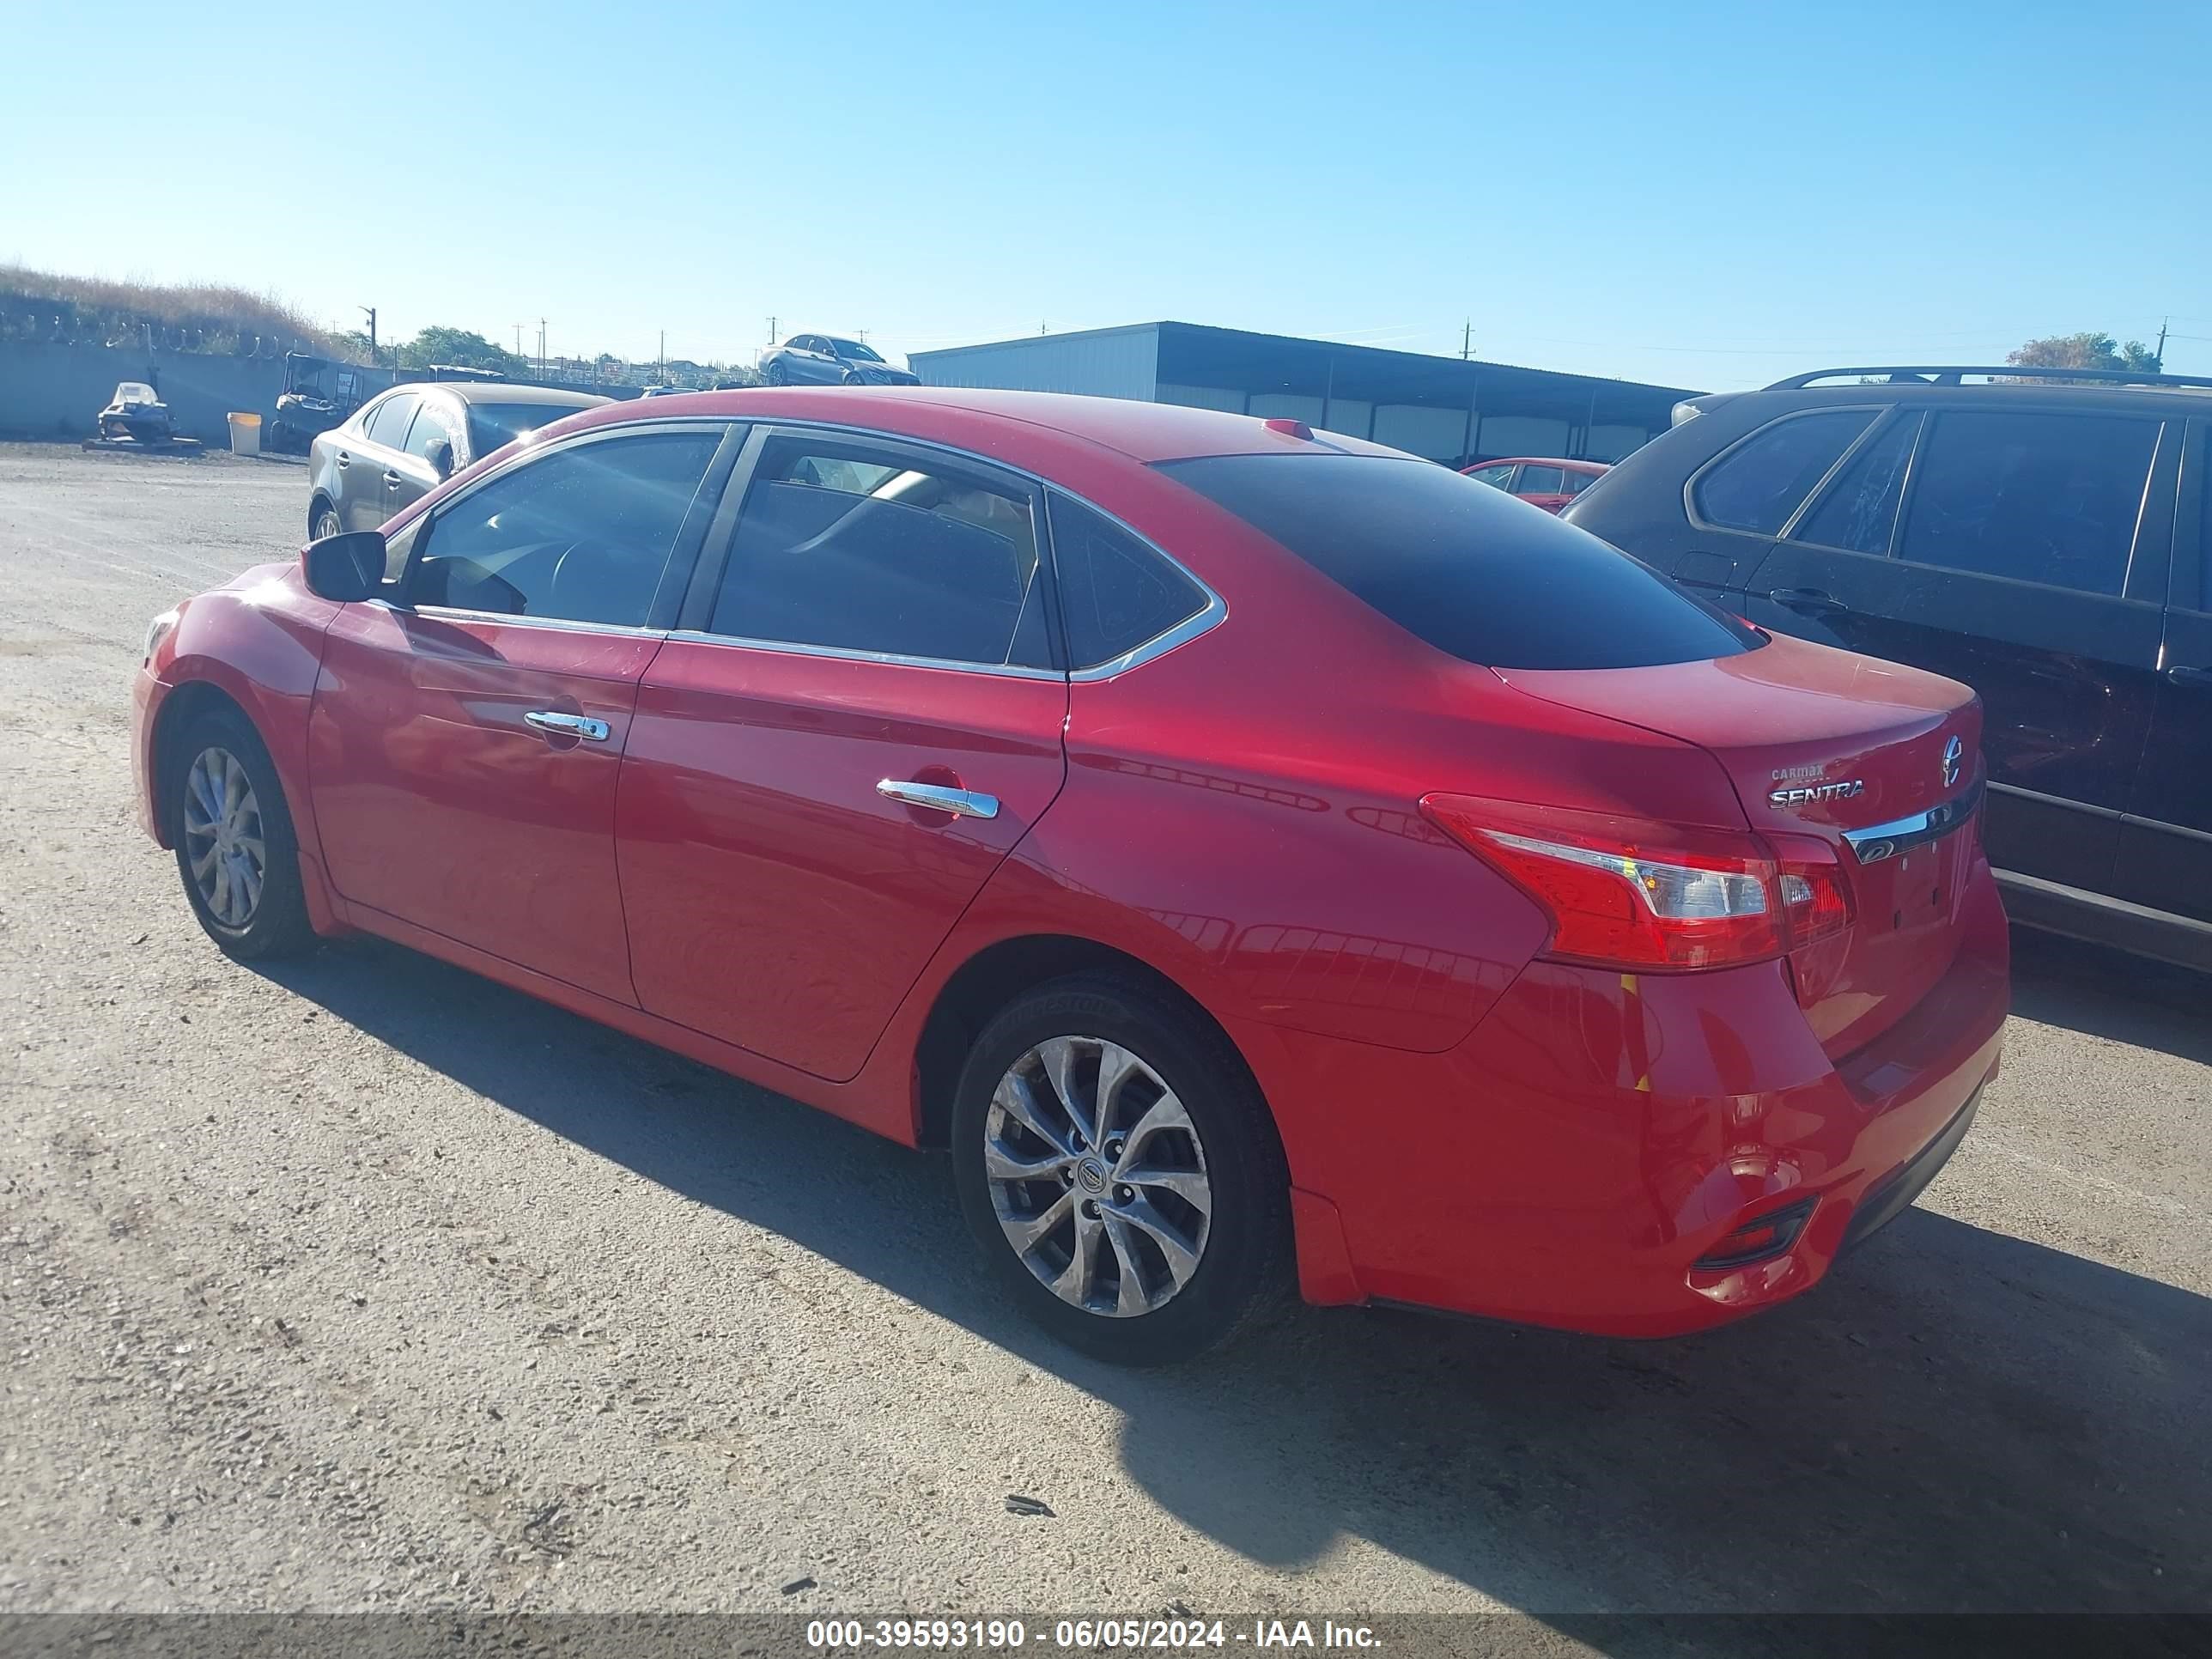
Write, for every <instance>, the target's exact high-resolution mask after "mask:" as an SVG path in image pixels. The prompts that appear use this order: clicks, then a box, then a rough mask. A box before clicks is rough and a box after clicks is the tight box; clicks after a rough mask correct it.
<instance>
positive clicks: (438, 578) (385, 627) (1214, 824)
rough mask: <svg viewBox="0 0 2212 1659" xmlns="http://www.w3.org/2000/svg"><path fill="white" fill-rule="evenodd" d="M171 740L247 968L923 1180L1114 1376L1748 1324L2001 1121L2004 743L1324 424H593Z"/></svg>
mask: <svg viewBox="0 0 2212 1659" xmlns="http://www.w3.org/2000/svg"><path fill="white" fill-rule="evenodd" d="M136 695H137V744H136V750H137V768H138V771H139V775H140V776H139V782H140V786H141V795H142V799H143V809H144V817H145V821H146V827H147V828H148V829H149V831H150V833H151V834H152V835H153V836H155V839H156V840H157V841H159V842H161V844H162V845H164V846H166V847H169V848H173V849H174V852H175V856H176V863H177V867H178V870H179V873H180V875H181V877H182V879H183V884H184V889H185V896H186V898H187V899H188V901H189V902H191V907H192V908H193V910H194V911H195V912H196V913H197V915H198V917H199V919H200V921H201V923H202V925H203V926H204V927H205V928H206V930H207V932H208V933H210V935H211V936H212V937H213V938H214V939H215V940H216V943H217V944H218V945H220V946H221V947H222V949H223V950H225V951H228V952H230V953H231V954H232V955H234V956H237V957H260V956H264V955H270V954H274V953H276V952H277V951H288V950H296V949H301V948H303V947H306V946H307V945H310V944H312V942H313V940H314V939H316V938H317V937H319V936H329V935H333V934H337V933H343V932H345V931H347V930H348V929H359V930H362V931H363V932H366V933H376V934H380V935H382V936H384V937H385V938H386V939H396V940H398V941H400V942H401V943H403V944H404V945H410V946H412V947H414V948H415V949H416V950H419V951H425V952H428V954H430V955H433V956H436V957H443V958H445V959H447V960H448V961H451V962H454V963H460V964H463V965H465V966H466V967H469V968H471V969H475V970H477V971H478V972H481V973H483V974H485V975H489V976H490V977H492V978H494V979H496V980H499V981H502V982H504V983H506V984H508V985H511V986H514V987H520V988H521V989H524V990H526V991H529V992H531V993H532V994H536V995H538V996H540V997H543V998H544V999H546V1000H549V1001H551V1002H554V1003H556V1004H558V1005H559V1006H562V1007H563V1008H566V1009H569V1010H571V1011H574V1012H577V1013H580V1014H583V1015H586V1016H587V1017H589V1018H592V1019H596V1020H599V1021H603V1022H604V1023H605V1024H609V1025H611V1026H615V1027H617V1028H618V1029H620V1030H624V1031H628V1032H631V1033H634V1034H635V1035H638V1036H643V1037H646V1038H647V1039H649V1040H651V1041H653V1042H658V1043H661V1044H664V1045H665V1046H666V1047H668V1048H672V1049H675V1050H677V1051H678V1052H680V1053H682V1054H688V1055H690V1056H692V1057H693V1058H695V1059H697V1060H702V1061H704V1062H706V1063H708V1064H709V1065H712V1066H719V1067H720V1068H722V1069H724V1070H726V1071H727V1072H730V1073H735V1074H737V1075H738V1076H741V1077H744V1078H748V1079H752V1080H754V1081H755V1082H757V1083H759V1084H762V1085H766V1086H768V1087H770V1088H773V1089H776V1090H779V1091H782V1092H784V1093H786V1094H789V1095H793V1096H796V1097H799V1099H801V1100H804V1101H807V1102H810V1103H813V1104H815V1105H817V1106H819V1107H822V1108H823V1109H827V1110H829V1111H831V1112H834V1113H836V1114H837V1115H840V1116H842V1117H845V1118H848V1119H850V1120H851V1121H854V1122H855V1123H859V1124H861V1125H864V1126H866V1127H868V1128H871V1129H873V1130H875V1131H877V1132H878V1133H881V1134H884V1135H887V1136H890V1137H891V1138H892V1139H896V1140H900V1141H904V1142H908V1143H911V1144H915V1145H918V1146H950V1148H951V1152H952V1155H953V1158H954V1160H955V1168H956V1170H957V1184H958V1189H959V1193H960V1196H961V1200H962V1203H963V1207H964V1208H965V1210H966V1212H967V1218H968V1219H969V1223H970V1224H971V1225H972V1226H973V1228H974V1231H975V1233H976V1235H977V1237H978V1238H979V1239H980V1241H981V1244H982V1247H983V1249H984V1250H985V1251H986V1252H987V1255H988V1256H989V1259H990V1261H992V1263H993V1264H994V1270H995V1272H996V1273H997V1274H998V1276H999V1277H1000V1279H1002V1280H1003V1281H1004V1283H1005V1285H1006V1289H1007V1292H1008V1294H1010V1295H1011V1296H1012V1297H1015V1298H1017V1299H1018V1300H1019V1301H1020V1302H1022V1303H1023V1304H1025V1305H1026V1306H1027V1308H1028V1309H1029V1310H1030V1311H1031V1313H1032V1314H1033V1315H1034V1316H1036V1317H1037V1318H1038V1319H1040V1320H1041V1321H1042V1322H1044V1323H1045V1324H1046V1325H1047V1326H1048V1327H1049V1328H1051V1329H1052V1330H1054V1332H1056V1333H1058V1334H1060V1336H1062V1337H1064V1338H1065V1339H1066V1340H1068V1341H1070V1342H1072V1343H1074V1344H1076V1345H1078V1346H1082V1347H1085V1348H1086V1349H1089V1350H1091V1352H1096V1353H1098V1354H1102V1355H1104V1356H1107V1357H1109V1358H1116V1359H1122V1360H1129V1361H1139V1362H1155V1361H1159V1360H1164V1359H1168V1358H1175V1357H1178V1356H1181V1355H1184V1354H1188V1353H1190V1352H1195V1351H1196V1350H1198V1349H1200V1348H1201V1347H1203V1346H1206V1344H1207V1343H1209V1342H1211V1341H1212V1340H1216V1339H1218V1338H1220V1337H1221V1336H1223V1335H1224V1334H1225V1333H1227V1332H1228V1331H1230V1330H1231V1328H1234V1327H1235V1326H1237V1324H1238V1322H1240V1320H1241V1319H1242V1318H1243V1316H1245V1315H1246V1314H1247V1313H1248V1312H1249V1311H1250V1310H1252V1309H1254V1308H1255V1307H1256V1306H1259V1305H1261V1304H1263V1303H1264V1302H1265V1301H1266V1300H1267V1297H1268V1295H1269V1293H1270V1292H1271V1291H1273V1290H1274V1289H1275V1288H1276V1287H1277V1286H1278V1285H1281V1284H1285V1283H1287V1282H1288V1280H1289V1279H1291V1276H1292V1275H1293V1274H1294V1275H1295V1279H1296V1283H1297V1286H1298V1288H1299V1289H1300V1290H1301V1291H1303V1293H1304V1296H1305V1297H1306V1299H1307V1300H1309V1301H1311V1302H1316V1303H1362V1302H1370V1301H1382V1300H1389V1301H1391V1302H1396V1303H1403V1304H1419V1305H1422V1306H1426V1307H1432V1308H1441V1309H1451V1310H1461V1311H1464V1312H1468V1313H1474V1314H1483V1315H1491V1316H1499V1317H1503V1318H1506V1319H1511V1320H1519V1321H1528V1322H1536V1323H1540V1324H1544V1325H1552V1326H1559V1327H1567V1328H1576V1329H1580V1330H1585V1331H1594V1332H1611V1333H1623V1334H1639V1335H1661V1334H1668V1333H1676V1332H1687V1331H1692V1330H1696V1329H1699V1328H1703V1327H1706V1326H1711V1325H1715V1324H1717V1323H1719V1322H1723V1321H1725V1320H1729V1319H1732V1318H1734V1317H1735V1316H1739V1315H1742V1314H1747V1313H1749V1312H1752V1311H1753V1310H1759V1309H1762V1308H1766V1307H1771V1306H1772V1305H1774V1304H1777V1303H1779V1302H1781V1301H1784V1299H1786V1298H1788V1297H1792V1296H1795V1295H1796V1294H1797V1293H1798V1292H1799V1291H1803V1290H1805V1289H1806V1288H1808V1286H1810V1285H1813V1284H1814V1283H1815V1282H1816V1281H1817V1280H1819V1279H1820V1277H1821V1276H1822V1275H1823V1274H1824V1273H1826V1272H1827V1270H1828V1268H1829V1267H1830V1265H1831V1264H1832V1262H1833V1261H1835V1260H1836V1258H1837V1256H1838V1254H1839V1253H1840V1252H1841V1251H1842V1250H1844V1248H1845V1247H1846V1246H1847V1245H1849V1244H1851V1243H1855V1242H1856V1241H1857V1240H1858V1239H1860V1238H1862V1237H1864V1236H1865V1235H1866V1234H1867V1233H1869V1231H1872V1230H1873V1229H1874V1228H1875V1226H1878V1225H1881V1223H1882V1222H1883V1221H1885V1220H1887V1219H1888V1218H1890V1217H1891V1216H1892V1215H1893V1214H1895V1213H1896V1212H1898V1211H1899V1209H1900V1208H1902V1207H1903V1206H1905V1205H1907V1204H1909V1203H1910V1202H1911V1200H1912V1199H1913V1197H1914V1196H1915V1195H1916V1194H1917V1192H1918V1191H1919V1190H1920V1188H1922V1187H1923V1186H1924V1185H1925V1184H1926V1183H1927V1182H1928V1181H1929V1180H1930V1179H1931V1178H1932V1177H1933V1176H1934V1174H1935V1172H1936V1169H1937V1167H1938V1166H1939V1165H1940V1164H1942V1162H1943V1160H1944V1159H1945V1158H1947V1157H1948V1155H1949V1153H1950V1152H1951V1151H1952V1149H1953V1148H1954V1146H1956V1145H1957V1144H1958V1142H1959V1140H1960V1137H1961V1136H1962V1135H1963V1134H1964V1133H1966V1127H1967V1125H1968V1122H1969V1121H1970V1120H1971V1119H1972V1115H1973V1113H1974V1109H1975V1103H1976V1102H1977V1100H1978V1097H1979V1095H1980V1092H1981V1090H1982V1086H1983V1085H1984V1083H1985V1082H1986V1081H1987V1080H1988V1079H1990V1077H1991V1076H1993V1075H1994V1074H1995V1073H1996V1066H1997V1059H1998V1043H1999V1035H1998V1034H1999V1028H2000V1026H2001V1024H2002V1021H2003V1018H2004V1015H2005V1009H2006V999H2007V961H2006V933H2005V923H2004V917H2003V915H2002V912H2001V910H2000V908H1999V906H1998V902H1997V896H1996V889H1995V887H1994V885H1993V884H1992V882H1991V879H1990V871H1989V866H1988V864H1987V862H1986V860H1984V856H1983V854H1982V848H1981V844H1980V837H1979V833H1978V813H1977V811H1976V809H1977V806H1978V801H1979V797H1980V791H1981V787H1982V785H1981V761H1980V750H1979V738H1980V731H1979V726H1980V720H1981V711H1980V706H1979V704H1978V702H1976V700H1975V698H1974V697H1973V696H1972V694H1971V693H1970V692H1969V691H1967V690H1966V688H1965V687H1963V686H1960V685H1959V684H1955V683H1954V682H1952V681H1950V680H1947V679H1942V678H1937V677H1936V676H1934V675H1930V674H1926V673H1922V672H1918V671H1915V670H1912V669H1910V668H1900V667H1898V666H1896V665H1893V664H1889V663H1884V662H1879V661H1875V660H1871V659H1866V658H1863V657H1858V656H1854V655H1851V654H1849V653H1844V652H1841V651H1836V650H1831V649H1827V648H1825V647H1820V646H1817V645H1812V644H1808V643H1805V642H1802V641H1796V640H1791V639H1786V638H1780V637H1769V636H1768V635H1764V634H1761V633H1759V632H1757V631H1756V630H1754V629H1751V628H1749V627H1748V626H1747V625H1746V624H1743V623H1738V622H1736V621H1735V620H1733V619H1731V618H1729V617H1726V616H1725V615H1723V613H1721V612H1719V611H1715V610H1712V609H1709V608H1708V607H1706V606H1705V605H1703V604H1702V603H1700V602H1699V601H1697V600H1695V599H1690V598H1688V597H1686V595H1685V594H1684V593H1682V592H1680V591H1679V590H1678V589H1676V588H1675V587H1674V586H1672V585H1671V584H1669V583H1668V581H1666V580H1664V579H1663V578H1661V577H1659V576H1657V575H1655V574H1652V573H1650V571H1648V570H1647V569H1645V568H1644V567H1643V566H1641V565H1639V564H1638V563H1636V562H1633V561H1632V560H1630V559H1629V558H1627V557H1626V556H1622V555H1620V554H1619V553H1616V552H1615V551H1614V550H1613V549H1611V548H1610V547H1608V546H1607V545H1606V544H1603V543H1601V542H1599V541H1597V540H1595V538H1591V537H1590V536H1589V535H1587V534H1586V533H1584V532H1581V531H1577V530H1575V529H1573V528H1571V526H1566V525H1564V524H1560V523H1559V522H1557V521H1555V520H1545V519H1541V518H1531V517H1530V516H1529V515H1528V514H1527V513H1523V512H1522V511H1521V510H1520V509H1519V508H1518V507H1514V506H1511V505H1510V504H1509V503H1508V502H1507V501H1504V499H1503V498H1502V497H1500V496H1499V495H1498V494H1496V493H1495V492H1494V491H1492V490H1488V489H1481V488H1479V487H1477V486H1476V485H1474V484H1473V483H1470V482H1468V480H1466V479H1464V478H1462V477H1459V476H1458V475H1457V474H1455V473H1454V472H1451V471H1446V470H1445V469H1443V468H1440V467H1437V466H1434V465H1431V464H1429V463H1427V462H1423V461H1418V460H1414V459H1411V458H1409V457H1407V456H1404V455H1401V454H1398V453H1394V452H1392V451H1389V450H1385V449H1382V448H1379V447H1376V446H1373V445H1370V444H1366V443H1361V442H1357V441H1352V440H1348V439H1344V438H1338V437H1333V436H1330V435H1326V434H1318V433H1315V432H1312V431H1310V430H1309V429H1308V428H1305V427H1304V426H1303V425H1300V424H1298V423H1297V422H1289V421H1273V422H1261V421H1258V420H1251V419H1246V418H1244V417H1242V416H1228V415H1223V414H1218V413H1213V412H1209V411H1206V410H1193V409H1181V408H1172V407H1165V406H1160V405H1154V404H1140V403H1130V402H1123V401H1119V400H1109V399H1104V398H1099V399H1091V398H1066V397H1054V396H1042V395H1035V394H1029V393H1019V392H965V391H962V392H953V391H942V390H938V389H934V388H928V389H912V390H905V389H899V390H893V389H883V388H862V389H851V388H838V389H833V390H826V391H810V390H803V389H801V390H790V391H770V392H759V391H754V392H734V393H720V392H717V393H702V394H700V395H697V396H694V397H690V398H666V399H660V398H656V399H654V400H653V402H651V403H650V404H635V403H632V404H614V405H611V406H609V407H606V408H603V409H598V410H590V411H586V412H584V413H580V414H578V415H575V416H570V417H568V418H567V419H565V420H563V421H561V422H557V423H556V424H554V425H552V426H550V427H546V428H542V429H540V430H539V431H538V433H536V434H535V435H533V436H532V437H531V438H530V439H528V440H527V441H524V442H522V443H520V444H517V445H513V446H510V447H507V448H506V449H504V450H501V451H500V452H499V453H496V454H495V455H493V456H491V457H489V458H487V459H484V460H483V461H481V462H478V463H477V465H474V466H472V467H471V468H469V469H468V470H467V471H465V472H463V473H461V474H459V475H458V476H457V477H454V478H453V479H451V480H449V481H448V482H447V483H445V484H444V485H442V486H441V487H440V488H439V489H435V490H434V491H432V492H431V493H430V494H429V495H428V496H427V497H425V498H424V499H423V500H422V501H420V502H418V503H417V504H416V505H415V506H414V507H410V508H409V509H407V510H406V511H404V512H402V513H399V514H398V515H396V516H395V517H394V518H393V520H392V521H391V522H390V524H389V525H388V526H386V529H385V530H384V531H382V532H376V531H368V532H356V533H354V534H351V535H346V536H339V537H335V538H330V539H327V540H324V541H319V542H316V543H313V544H310V545H309V546H308V547H307V549H306V550H305V552H304V554H303V556H302V557H301V560H300V561H299V562H294V563H290V564H273V565H268V566H264V567H263V568H259V569H257V570H253V571H251V572H248V573H247V574H246V575H244V576H241V577H240V578H239V579H238V580H236V581H234V583H232V584H231V585H230V586H227V587H222V588H219V589H216V590H215V591H214V592H208V593H204V594H202V595H200V596H199V597H198V598H197V599H191V600H189V601H187V602H186V603H185V604H184V605H180V606H179V608H178V609H177V610H176V611H173V612H171V613H169V614H168V615H167V616H165V617H161V618H159V619H157V621H156V623H155V626H154V628H153V629H152V632H151V635H150V639H149V645H148V647H147V653H146V663H145V667H144V671H143V672H142V673H140V674H139V675H138V677H137V692H136ZM615 1109H618V1108H615Z"/></svg>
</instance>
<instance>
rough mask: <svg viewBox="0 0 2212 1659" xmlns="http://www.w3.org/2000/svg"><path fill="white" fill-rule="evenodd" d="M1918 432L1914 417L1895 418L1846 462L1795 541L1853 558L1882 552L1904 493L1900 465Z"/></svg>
mask: <svg viewBox="0 0 2212 1659" xmlns="http://www.w3.org/2000/svg"><path fill="white" fill-rule="evenodd" d="M1919 430H1920V417H1919V416H1917V415H1900V416H1898V417H1897V418H1896V419H1895V420H1893V421H1892V422H1890V423H1889V424H1888V425H1887V427H1885V428H1883V429H1882V430H1881V431H1880V432H1878V433H1876V434H1875V436H1874V437H1873V438H1872V439H1870V440H1869V441H1868V442H1866V443H1864V444H1863V445H1861V446H1860V447H1859V451H1858V453H1857V454H1855V455H1853V456H1852V457H1851V459H1850V465H1847V466H1845V467H1844V470H1843V471H1841V472H1840V473H1838V475H1837V477H1836V481H1835V483H1832V484H1830V485H1829V486H1828V491H1827V494H1826V495H1823V496H1822V497H1821V498H1820V503H1819V504H1818V505H1817V506H1815V507H1814V508H1813V510H1812V511H1811V512H1810V513H1807V514H1806V515H1805V516H1804V518H1803V519H1802V520H1800V521H1799V522H1798V526H1797V529H1796V534H1795V539H1796V540H1798V541H1804V542H1818V543H1819V544H1820V545H1822V546H1823V547H1843V548H1849V549H1850V550H1851V551H1852V552H1854V553H1887V552H1888V551H1889V532H1891V530H1893V528H1895V526H1896V524H1897V504H1898V502H1899V500H1900V499H1902V498H1903V496H1904V494H1905V462H1906V461H1908V460H1910V459H1911V457H1912V440H1913V438H1914V437H1915V435H1917V434H1918V432H1919Z"/></svg>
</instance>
